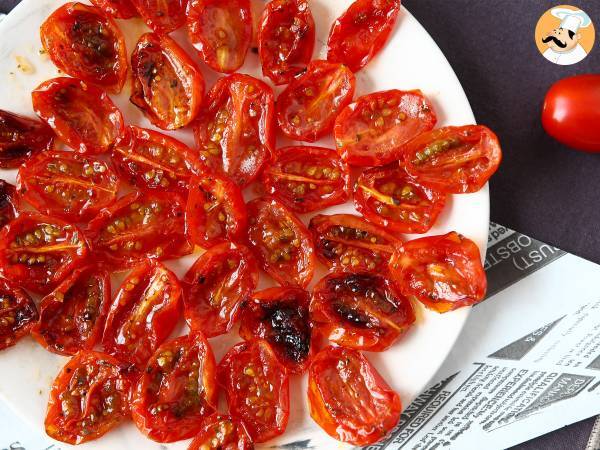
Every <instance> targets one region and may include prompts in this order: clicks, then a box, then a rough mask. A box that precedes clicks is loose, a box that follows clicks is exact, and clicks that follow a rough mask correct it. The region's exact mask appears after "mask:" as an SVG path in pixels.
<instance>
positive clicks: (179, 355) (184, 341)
mask: <svg viewBox="0 0 600 450" xmlns="http://www.w3.org/2000/svg"><path fill="white" fill-rule="evenodd" d="M215 365H216V364H215V357H214V356H213V354H212V350H211V349H210V346H209V345H208V342H207V341H206V338H205V337H204V336H203V335H202V333H192V334H190V335H188V336H182V337H178V338H176V339H172V340H170V341H167V342H165V343H164V344H163V345H161V346H160V347H159V348H158V349H157V350H156V353H154V355H152V357H151V358H150V360H149V361H148V364H147V365H146V368H145V369H144V371H143V374H142V377H141V378H140V380H139V381H138V383H137V386H136V388H135V390H134V393H133V402H132V406H131V416H132V418H133V421H134V422H135V424H136V426H137V427H138V429H139V430H140V431H141V432H142V433H144V434H145V435H146V436H148V437H149V438H150V439H153V440H155V441H157V442H174V441H180V440H183V439H189V438H191V437H193V436H195V435H196V434H197V433H198V432H199V431H200V430H201V429H202V425H203V423H204V422H203V419H205V418H206V417H208V416H210V415H211V414H212V413H213V412H214V411H215V408H216V407H217V380H216V378H215Z"/></svg>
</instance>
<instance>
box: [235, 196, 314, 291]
mask: <svg viewBox="0 0 600 450" xmlns="http://www.w3.org/2000/svg"><path fill="white" fill-rule="evenodd" d="M247 206H248V218H249V224H250V225H249V228H248V237H249V240H250V246H251V248H252V249H253V250H254V253H255V255H256V257H257V258H258V261H259V262H260V264H261V265H262V268H263V270H264V271H265V272H267V273H268V274H269V275H271V276H272V277H273V278H274V279H275V281H277V282H278V283H279V284H281V285H284V286H299V287H302V288H305V287H306V286H308V283H310V280H312V277H313V273H314V269H315V257H314V245H313V242H312V238H311V236H310V233H309V232H308V230H307V229H306V226H305V225H304V224H303V223H302V222H301V221H300V219H298V218H297V217H296V216H295V215H294V213H293V212H291V211H290V210H289V209H287V208H286V207H285V206H284V205H283V204H281V203H280V202H279V201H278V200H275V199H273V198H269V197H264V198H257V199H255V200H253V201H251V202H250V203H248V205H247Z"/></svg>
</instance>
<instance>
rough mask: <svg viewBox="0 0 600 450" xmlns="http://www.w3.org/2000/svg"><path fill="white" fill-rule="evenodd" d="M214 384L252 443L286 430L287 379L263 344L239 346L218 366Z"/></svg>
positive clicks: (257, 342) (280, 366) (246, 343)
mask: <svg viewBox="0 0 600 450" xmlns="http://www.w3.org/2000/svg"><path fill="white" fill-rule="evenodd" d="M217 380H218V381H219V384H220V385H221V386H222V387H223V388H224V389H225V394H226V395H227V405H228V406H229V412H230V414H233V415H235V416H237V417H243V421H244V424H245V425H246V429H247V430H248V434H250V437H251V438H252V440H253V441H254V442H265V441H268V440H269V439H273V438H274V437H276V436H279V435H281V434H283V433H284V431H285V428H286V427H287V423H288V418H289V410H290V404H289V403H290V402H289V390H290V387H289V377H288V374H287V371H286V370H285V367H284V366H283V365H281V363H280V362H279V361H278V360H277V357H276V356H275V353H273V349H272V348H271V346H270V345H269V344H268V343H267V342H266V341H264V340H260V339H259V340H252V341H247V342H241V343H239V344H237V345H235V346H234V347H233V348H231V349H230V350H229V352H227V354H226V355H225V356H224V357H223V359H222V360H221V362H220V363H219V367H218V369H217Z"/></svg>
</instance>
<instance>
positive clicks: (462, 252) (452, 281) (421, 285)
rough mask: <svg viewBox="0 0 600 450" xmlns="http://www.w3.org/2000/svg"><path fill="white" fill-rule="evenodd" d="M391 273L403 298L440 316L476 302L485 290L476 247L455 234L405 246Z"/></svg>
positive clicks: (417, 240)
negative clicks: (422, 305)
mask: <svg viewBox="0 0 600 450" xmlns="http://www.w3.org/2000/svg"><path fill="white" fill-rule="evenodd" d="M390 272H391V275H392V278H393V279H394V280H395V281H396V284H397V285H398V286H399V287H400V290H401V291H402V293H403V294H404V295H406V296H407V297H415V298H416V299H417V300H419V301H420V302H421V303H423V304H424V305H425V306H426V307H428V308H429V309H432V310H434V311H436V312H439V313H444V312H448V311H452V310H454V309H457V308H460V307H463V306H469V305H473V304H475V303H478V302H480V301H481V300H483V298H484V297H485V292H486V289H487V278H486V276H485V272H484V270H483V266H482V265H481V255H480V254H479V248H478V247H477V245H476V244H475V243H474V242H473V241H471V240H470V239H467V238H466V237H464V236H462V235H460V234H458V233H456V232H454V231H452V232H450V233H448V234H444V235H440V236H428V237H424V238H420V239H415V240H413V241H409V242H406V243H404V244H403V245H402V246H401V247H400V248H399V249H398V250H397V252H396V253H395V254H394V256H393V258H392V260H391V261H390Z"/></svg>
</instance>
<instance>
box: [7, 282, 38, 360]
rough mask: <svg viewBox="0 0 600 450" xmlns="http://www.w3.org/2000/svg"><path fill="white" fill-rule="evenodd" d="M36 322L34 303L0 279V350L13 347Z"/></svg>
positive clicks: (12, 285)
mask: <svg viewBox="0 0 600 450" xmlns="http://www.w3.org/2000/svg"><path fill="white" fill-rule="evenodd" d="M37 320H38V312H37V309H36V307H35V303H33V300H31V297H29V295H28V294H27V292H25V291H24V290H23V289H21V288H20V287H19V286H18V285H16V284H13V283H12V282H11V281H8V280H5V279H4V278H0V350H3V349H5V348H7V347H11V346H13V345H15V344H16V343H17V341H18V340H19V339H21V338H22V337H23V336H25V335H27V334H28V333H29V331H30V330H31V328H32V327H33V326H34V324H35V323H36V322H37Z"/></svg>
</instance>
